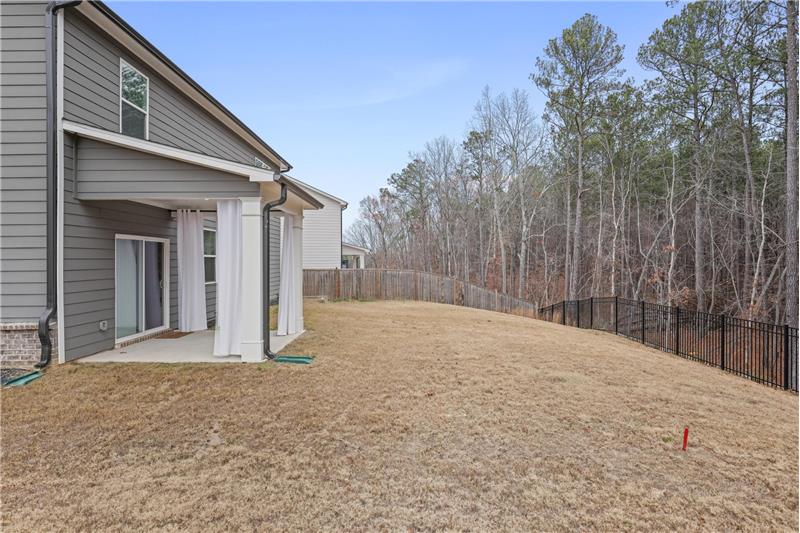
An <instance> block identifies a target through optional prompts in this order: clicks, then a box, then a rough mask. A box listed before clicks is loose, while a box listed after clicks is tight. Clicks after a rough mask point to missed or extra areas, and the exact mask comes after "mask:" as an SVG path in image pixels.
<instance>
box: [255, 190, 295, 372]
mask: <svg viewBox="0 0 800 533" xmlns="http://www.w3.org/2000/svg"><path fill="white" fill-rule="evenodd" d="M288 191H289V186H288V185H286V183H281V195H280V198H278V199H277V200H275V201H273V202H267V204H266V205H265V206H264V210H263V211H262V212H261V218H262V219H266V224H262V227H264V226H266V227H265V231H264V239H263V243H262V250H261V257H262V263H263V264H264V267H263V268H262V269H261V271H262V272H263V276H264V278H263V280H262V282H261V290H262V291H263V294H262V300H263V302H264V303H263V304H262V305H266V306H267V309H266V312H265V313H264V324H263V331H264V355H265V356H267V359H270V360H272V359H275V358H276V357H277V356H278V354H276V353H274V352H273V351H272V350H270V349H269V307H270V302H269V292H270V286H269V285H270V241H271V239H270V219H271V217H270V212H271V211H272V209H273V208H275V207H278V206H279V205H282V204H284V203H286V196H287V193H288Z"/></svg>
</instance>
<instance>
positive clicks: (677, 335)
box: [673, 307, 681, 355]
mask: <svg viewBox="0 0 800 533" xmlns="http://www.w3.org/2000/svg"><path fill="white" fill-rule="evenodd" d="M673 309H675V349H674V350H673V351H674V352H675V355H680V353H681V308H680V307H674V308H673Z"/></svg>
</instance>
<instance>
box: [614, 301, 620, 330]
mask: <svg viewBox="0 0 800 533" xmlns="http://www.w3.org/2000/svg"><path fill="white" fill-rule="evenodd" d="M614 335H619V296H614Z"/></svg>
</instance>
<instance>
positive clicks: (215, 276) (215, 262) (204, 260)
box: [203, 228, 217, 285]
mask: <svg viewBox="0 0 800 533" xmlns="http://www.w3.org/2000/svg"><path fill="white" fill-rule="evenodd" d="M206 231H212V232H214V255H211V254H207V253H206V249H205V244H204V245H203V268H205V266H206V257H213V258H214V268H216V267H217V254H216V251H217V230H215V229H214V228H203V233H205V232H206ZM203 243H205V236H203ZM203 276H204V277H205V271H203ZM216 284H217V273H216V272H214V281H206V285H216Z"/></svg>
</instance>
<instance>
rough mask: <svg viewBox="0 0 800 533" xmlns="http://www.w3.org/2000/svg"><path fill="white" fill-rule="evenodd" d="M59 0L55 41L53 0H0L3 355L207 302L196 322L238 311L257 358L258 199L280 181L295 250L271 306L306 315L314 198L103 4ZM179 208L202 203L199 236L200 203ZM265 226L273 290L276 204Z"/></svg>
mask: <svg viewBox="0 0 800 533" xmlns="http://www.w3.org/2000/svg"><path fill="white" fill-rule="evenodd" d="M66 4H67V5H64V6H61V8H60V9H58V10H57V11H56V12H55V14H54V15H52V17H53V19H54V20H53V23H54V25H53V27H54V32H53V34H54V35H53V36H54V41H53V42H54V43H55V47H54V48H52V49H49V48H48V47H47V44H46V38H45V35H46V32H47V30H46V18H47V17H48V15H46V13H45V6H46V4H44V3H6V2H4V3H2V4H0V32H1V33H2V44H0V46H1V47H2V48H0V60H1V61H2V76H1V77H0V81H1V82H2V86H0V92H2V108H1V109H0V115H1V117H0V118H2V122H1V123H0V135H1V136H2V139H0V143H1V145H0V154H1V155H0V174H1V176H0V256H2V257H1V258H0V349H1V350H0V351H1V352H2V360H4V361H15V360H16V361H19V360H31V359H39V357H40V354H41V357H42V358H43V359H46V358H47V357H48V353H49V349H48V346H49V344H50V342H51V340H52V353H53V357H57V358H58V360H59V361H60V362H64V361H70V360H73V359H76V358H79V357H83V356H86V355H90V354H94V353H96V352H100V351H104V350H108V349H111V348H113V347H114V346H115V345H119V344H122V343H128V342H133V341H136V340H141V339H143V338H147V337H149V336H153V335H155V334H159V333H161V332H163V331H165V330H167V329H169V328H177V327H179V326H181V324H183V323H184V322H185V320H187V318H188V315H189V314H190V313H191V312H194V311H193V310H194V308H190V307H187V306H189V305H190V303H188V302H191V305H195V304H197V305H198V307H197V309H201V308H203V307H205V311H204V313H205V316H204V317H194V319H195V322H197V321H200V322H203V326H202V327H204V323H205V322H217V323H218V327H217V330H216V332H215V335H220V334H222V335H228V334H229V333H230V331H231V328H230V327H229V326H226V324H230V323H231V320H234V322H235V323H236V325H237V326H239V327H240V328H241V331H240V333H239V334H238V335H239V336H238V337H237V336H236V335H234V337H233V338H234V342H232V343H230V346H231V348H230V352H229V353H233V354H235V353H239V354H241V359H242V360H243V361H260V360H262V359H263V357H264V344H265V343H264V333H263V331H264V323H263V319H264V317H263V314H264V313H263V309H264V303H265V302H264V295H263V284H262V280H263V276H264V272H263V270H262V265H263V264H264V263H263V259H264V252H265V250H263V244H262V243H263V242H264V240H263V227H264V223H265V220H264V218H263V207H264V205H265V203H266V202H274V201H277V200H278V199H279V197H280V195H281V193H282V192H283V193H284V194H285V195H286V196H285V198H286V199H285V202H284V203H283V204H282V205H281V206H280V207H277V208H276V212H277V211H281V213H276V214H279V215H281V216H283V217H285V218H286V219H287V220H288V219H289V217H291V221H292V223H291V226H290V229H289V231H290V232H291V236H292V238H293V242H294V247H295V250H296V251H295V252H294V257H290V258H287V261H284V262H283V266H286V265H288V266H289V269H290V271H291V272H288V271H285V272H284V273H283V275H282V276H280V284H281V290H282V291H283V289H284V288H286V291H288V292H286V291H284V292H281V295H282V296H281V298H284V297H287V298H291V299H292V301H293V303H294V304H295V305H292V306H290V305H287V306H283V305H282V306H281V308H282V309H283V308H284V307H285V308H286V309H291V308H294V311H293V313H294V314H293V315H292V316H288V318H287V317H283V318H284V319H285V320H284V323H288V324H289V326H288V327H289V330H290V331H301V330H302V329H303V317H302V255H301V253H300V250H302V249H303V246H302V243H303V211H304V210H313V209H318V208H320V207H323V203H322V202H320V201H318V200H317V199H316V198H315V197H314V196H312V195H310V194H308V193H307V192H306V190H304V189H303V188H301V187H300V186H298V185H297V184H295V183H294V182H293V181H292V180H291V179H289V178H287V177H285V176H284V175H283V172H286V171H287V170H289V169H290V168H291V166H290V165H289V164H288V163H287V162H286V160H284V159H283V158H282V157H281V156H280V155H279V154H278V153H277V152H276V151H275V150H273V149H272V148H271V147H270V146H269V145H268V144H267V143H266V142H264V141H263V140H262V139H261V138H260V137H258V136H257V135H256V134H255V133H254V132H253V131H251V130H250V129H249V128H248V127H247V126H245V125H244V124H243V123H242V122H241V121H240V120H239V119H238V118H236V117H235V116H234V115H233V114H232V113H231V112H230V111H228V110H227V109H226V108H225V107H223V105H222V104H220V103H219V102H218V101H217V100H216V99H214V97H212V96H211V95H210V94H208V93H207V92H206V91H205V90H204V89H203V88H202V87H200V86H199V85H198V84H197V83H196V82H195V81H193V80H192V79H191V78H190V77H189V76H188V75H187V74H185V73H184V72H183V71H182V70H181V69H180V68H178V67H177V66H176V65H175V64H174V63H172V62H171V61H170V60H169V59H167V58H166V57H165V56H164V55H163V54H162V53H161V52H160V51H158V50H157V49H156V48H155V47H154V46H153V45H152V44H150V43H149V42H148V41H147V40H146V39H144V38H143V37H142V36H141V35H140V34H139V33H137V32H136V31H135V30H134V29H133V28H131V27H130V26H129V25H128V24H127V23H125V22H124V21H123V20H122V19H120V18H119V16H118V15H116V14H115V13H114V12H113V11H112V10H111V9H109V8H108V7H107V6H106V5H105V4H103V3H101V2H82V3H80V2H69V3H66ZM153 9H154V10H156V9H157V6H155V5H154V7H153ZM254 90H257V88H254ZM223 208H224V211H223ZM183 210H200V211H202V212H203V214H202V219H201V222H202V226H204V227H206V229H207V230H210V231H206V232H205V233H204V235H203V239H204V242H203V244H202V245H201V247H202V248H203V249H202V250H196V249H194V248H191V246H190V243H191V242H194V241H192V239H193V238H194V235H197V234H198V233H197V232H198V231H199V228H200V227H199V226H196V225H195V226H192V225H191V224H190V221H191V220H197V217H200V216H201V215H197V214H192V213H187V212H186V211H183ZM223 212H224V213H225V215H224V216H223ZM311 212H312V211H307V213H309V214H310V213H311ZM176 219H180V222H179V221H177V220H176ZM223 220H225V223H224V224H223V222H222V221H223ZM270 227H271V232H270V238H271V246H270V249H271V250H272V252H271V254H270V264H271V265H272V266H273V268H271V269H270V270H271V274H272V275H273V277H272V278H271V283H270V285H271V289H272V294H271V295H270V298H271V299H274V297H275V295H276V294H277V291H278V287H277V285H278V279H277V278H276V277H275V276H276V275H277V263H278V260H279V259H278V254H277V253H276V251H277V248H276V247H277V246H278V245H277V242H278V235H279V231H280V229H279V224H277V223H276V219H275V218H273V219H272V222H271V224H270ZM338 227H339V228H340V225H339V226H338ZM181 228H184V230H181ZM190 229H191V231H189V230H190ZM215 229H218V230H219V232H220V234H218V233H216V232H215V231H213V230H215ZM181 231H184V233H181V234H182V235H183V234H189V235H190V236H191V238H189V237H179V233H180V232H181ZM187 231H189V233H185V232H187ZM337 232H338V234H340V233H341V231H340V229H337ZM223 233H224V235H222V234H223ZM182 239H183V240H182ZM298 245H300V246H298ZM179 247H180V248H181V250H183V251H184V252H183V254H184V255H183V257H184V258H186V257H189V258H190V259H189V260H186V259H184V262H183V263H182V265H179V264H178V263H179V261H178V255H179V254H178V248H179ZM195 248H197V246H195ZM187 254H188V255H187ZM198 254H200V255H198ZM195 259H196V260H197V262H195ZM237 262H239V264H240V268H236V267H235V265H237ZM198 264H199V265H200V267H197V266H196V265H198ZM187 265H188V266H187ZM192 265H194V266H192ZM232 265H234V266H232ZM221 268H222V269H223V270H220V269H221ZM198 269H204V272H202V271H200V272H198ZM284 270H285V269H284ZM220 272H223V274H224V279H216V278H217V274H219V273H220ZM230 272H233V274H231V273H230ZM198 276H199V277H198ZM237 276H238V277H237ZM289 276H292V280H293V283H288V281H287V280H289ZM237 280H238V281H237ZM239 282H240V285H239ZM285 282H286V283H287V284H286V286H285V287H284V283H285ZM230 287H233V288H231V289H230V290H226V289H227V288H230ZM236 287H241V288H240V289H236ZM179 289H180V291H179ZM179 292H180V294H181V295H182V296H179ZM200 300H204V301H205V304H206V305H201V304H200V303H199V302H200ZM287 312H289V311H287ZM287 321H288V322H287ZM48 328H49V331H48ZM284 329H285V328H284ZM37 330H38V333H37ZM220 332H222V333H220ZM216 340H217V339H216V338H215V343H216ZM228 340H230V339H228Z"/></svg>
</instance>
